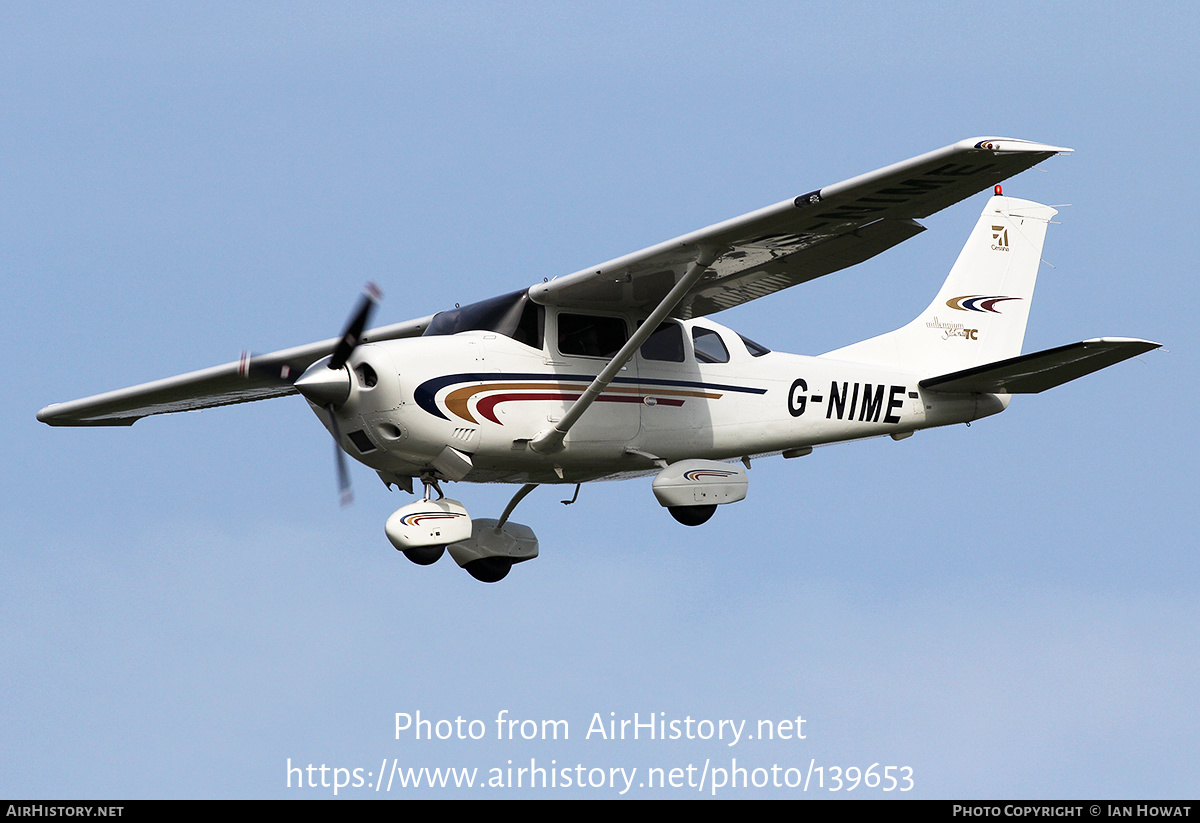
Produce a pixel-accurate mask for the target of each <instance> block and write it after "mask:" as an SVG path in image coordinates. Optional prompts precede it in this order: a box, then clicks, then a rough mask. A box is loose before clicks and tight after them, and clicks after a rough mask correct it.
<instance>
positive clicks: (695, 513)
mask: <svg viewBox="0 0 1200 823" xmlns="http://www.w3.org/2000/svg"><path fill="white" fill-rule="evenodd" d="M716 510H717V507H716V504H711V505H708V506H668V507H667V511H669V512H670V513H671V516H672V517H674V518H675V519H676V520H678V521H679V522H680V523H682V524H683V525H685V526H700V525H703V524H705V523H707V522H708V518H710V517H712V516H713V513H714V512H715V511H716Z"/></svg>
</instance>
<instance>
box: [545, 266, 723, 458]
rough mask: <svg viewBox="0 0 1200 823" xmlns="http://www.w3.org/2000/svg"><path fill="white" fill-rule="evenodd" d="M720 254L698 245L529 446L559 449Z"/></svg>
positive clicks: (555, 450) (548, 449)
mask: <svg viewBox="0 0 1200 823" xmlns="http://www.w3.org/2000/svg"><path fill="white" fill-rule="evenodd" d="M719 256H720V255H718V254H717V251H716V250H715V249H712V248H709V247H702V248H701V249H700V251H699V253H698V254H697V255H696V259H695V260H693V261H692V262H691V263H689V264H688V267H687V271H686V272H684V274H683V277H681V278H679V280H678V281H677V282H676V283H675V286H674V287H673V288H672V289H671V290H670V291H669V292H667V296H666V297H664V298H663V299H662V302H661V303H659V304H658V305H657V306H656V307H655V308H654V311H652V312H650V314H649V316H648V317H647V318H646V319H645V320H644V321H643V322H642V325H641V326H639V327H638V329H637V330H636V331H635V332H634V333H633V335H632V336H631V337H630V338H629V339H628V340H627V341H625V345H624V346H622V347H621V350H620V351H619V352H617V353H616V355H615V356H614V357H613V359H612V360H610V361H609V362H608V365H607V366H605V367H604V368H603V369H602V370H601V371H600V373H599V374H598V375H596V379H595V380H593V381H592V384H591V385H590V386H588V387H587V389H586V390H584V392H583V394H582V395H580V397H579V399H578V400H576V401H575V402H574V403H572V404H571V408H569V409H567V411H566V414H564V415H563V416H562V419H561V420H559V421H558V422H557V423H555V424H554V426H552V427H551V428H548V429H542V430H541V431H540V432H538V434H537V436H536V437H534V438H533V440H531V441H530V443H529V448H531V449H533V450H534V451H535V452H537V453H538V454H554V453H555V452H560V451H562V449H563V438H565V437H566V436H567V432H568V431H570V430H571V427H572V426H574V425H575V424H576V423H577V422H579V418H580V417H582V416H583V413H584V412H585V411H587V410H588V407H589V406H591V405H592V403H593V402H594V401H595V400H596V398H597V397H599V396H600V393H601V392H603V391H604V390H605V389H606V388H608V384H609V383H611V382H612V380H613V378H614V377H616V376H617V372H619V371H620V370H621V368H622V367H623V366H624V365H625V364H626V363H628V362H629V360H630V358H632V357H633V353H634V352H636V351H637V350H638V349H639V348H640V347H641V345H642V344H643V343H645V342H646V339H647V338H649V337H650V335H651V334H653V333H654V330H655V329H657V328H658V324H659V323H661V322H662V321H663V320H664V319H666V316H667V315H668V314H670V313H671V310H672V309H674V308H675V306H676V305H678V304H679V301H680V300H682V299H683V297H684V295H686V294H687V293H688V290H689V289H691V288H692V286H694V285H695V284H696V281H697V280H699V279H700V277H701V276H702V275H703V274H704V272H706V271H708V267H709V266H711V265H712V264H713V263H714V262H716V260H717V258H718V257H719Z"/></svg>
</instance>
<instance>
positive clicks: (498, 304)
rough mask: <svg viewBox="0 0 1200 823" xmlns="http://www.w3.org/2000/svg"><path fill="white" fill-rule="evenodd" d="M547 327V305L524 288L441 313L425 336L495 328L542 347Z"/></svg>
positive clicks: (501, 332)
mask: <svg viewBox="0 0 1200 823" xmlns="http://www.w3.org/2000/svg"><path fill="white" fill-rule="evenodd" d="M545 328H546V309H545V307H543V306H539V305H538V304H537V303H534V302H533V301H532V300H530V299H529V293H528V290H522V291H515V292H512V293H511V294H502V295H500V296H499V297H493V298H490V299H488V300H480V301H479V302H478V303H471V304H470V305H467V306H462V307H460V308H457V309H451V310H449V311H442V312H438V313H437V314H435V315H434V316H433V320H432V321H431V322H430V324H429V328H427V329H426V330H425V334H423V335H422V336H423V337H433V336H435V335H445V334H458V333H459V332H461V331H494V332H496V333H497V334H502V335H504V336H505V337H511V338H512V339H513V340H516V341H517V342H518V343H524V344H525V345H526V346H532V347H533V348H535V349H540V348H541V347H542V338H543V336H544V334H545Z"/></svg>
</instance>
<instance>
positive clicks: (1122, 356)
mask: <svg viewBox="0 0 1200 823" xmlns="http://www.w3.org/2000/svg"><path fill="white" fill-rule="evenodd" d="M1159 345H1160V344H1158V343H1151V342H1150V341H1149V340H1135V339H1131V338H1127V337H1099V338H1096V339H1095V340H1084V341H1083V342H1081V343H1071V344H1070V345H1067V346H1058V347H1056V348H1053V349H1046V350H1045V351H1038V352H1033V353H1032V354H1022V355H1021V356H1019V357H1012V358H1009V359H1008V360H1000V361H998V362H996V363H987V364H985V365H983V366H976V367H974V368H970V369H964V370H962V371H956V372H951V373H950V374H943V375H940V376H939V377H930V378H928V379H926V380H922V381H921V388H923V389H930V390H932V391H937V392H948V393H955V394H960V393H961V394H968V393H980V394H1002V393H1006V394H1037V393H1038V392H1043V391H1045V390H1046V389H1052V388H1054V387H1055V386H1061V385H1062V384H1063V383H1066V382H1069V381H1071V380H1074V379H1076V378H1078V377H1083V376H1084V375H1085V374H1091V373H1092V372H1094V371H1100V369H1103V368H1105V367H1107V366H1111V365H1113V364H1114V363H1120V362H1121V361H1122V360H1128V359H1129V358H1130V357H1137V356H1138V355H1139V354H1143V353H1144V352H1148V351H1150V350H1152V349H1157V348H1158V347H1159Z"/></svg>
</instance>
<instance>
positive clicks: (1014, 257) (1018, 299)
mask: <svg viewBox="0 0 1200 823" xmlns="http://www.w3.org/2000/svg"><path fill="white" fill-rule="evenodd" d="M1057 213H1058V212H1057V211H1055V210H1054V209H1052V208H1050V207H1049V206H1043V205H1041V204H1040V203H1033V202H1030V201H1029V200H1018V199H1017V198H1015V197H1005V196H1003V195H996V196H994V197H992V198H991V199H990V200H988V202H987V205H986V206H985V207H984V209H983V213H982V214H981V215H980V216H979V222H978V223H976V224H975V229H974V230H973V231H972V232H971V236H970V237H969V238H967V244H966V245H965V246H963V250H962V252H961V253H960V254H959V255H958V260H956V261H955V263H954V268H952V269H951V270H950V276H949V277H947V278H946V282H945V283H943V284H942V289H941V291H939V292H938V295H937V297H936V298H934V301H933V302H932V303H930V304H929V307H928V308H927V309H925V311H923V312H921V314H920V315H919V316H918V317H917V318H916V319H915V320H913V321H912V322H911V323H909V324H908V325H907V326H904V327H903V328H900V329H897V330H896V331H893V332H889V333H888V334H883V335H880V336H879V337H872V338H871V339H869V340H863V341H862V342H860V343H854V344H852V345H849V346H846V347H845V348H841V349H837V350H836V351H831V352H828V353H827V354H825V355H823V356H824V357H828V358H831V359H837V360H851V361H855V362H861V363H873V364H878V365H886V366H894V367H897V368H903V369H908V370H911V371H912V372H914V373H921V374H945V373H947V372H951V371H956V370H959V369H966V368H970V367H972V366H977V365H981V364H984V363H991V362H994V361H997V360H1003V359H1005V358H1009V357H1015V356H1017V355H1018V354H1020V353H1021V343H1022V341H1023V340H1024V338H1025V324H1026V322H1027V321H1028V319H1029V307H1030V304H1031V303H1032V302H1033V286H1034V283H1035V281H1036V280H1037V272H1038V265H1039V263H1040V262H1041V258H1042V244H1043V243H1044V242H1045V239H1046V226H1047V225H1048V224H1049V222H1050V218H1051V217H1053V216H1054V215H1055V214H1057Z"/></svg>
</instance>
